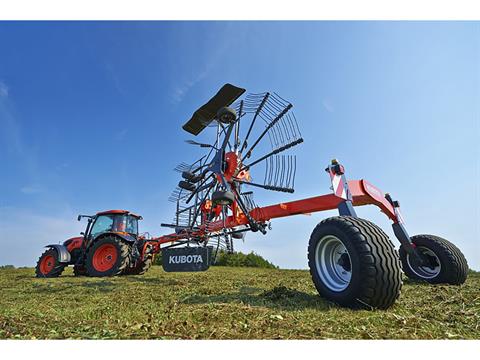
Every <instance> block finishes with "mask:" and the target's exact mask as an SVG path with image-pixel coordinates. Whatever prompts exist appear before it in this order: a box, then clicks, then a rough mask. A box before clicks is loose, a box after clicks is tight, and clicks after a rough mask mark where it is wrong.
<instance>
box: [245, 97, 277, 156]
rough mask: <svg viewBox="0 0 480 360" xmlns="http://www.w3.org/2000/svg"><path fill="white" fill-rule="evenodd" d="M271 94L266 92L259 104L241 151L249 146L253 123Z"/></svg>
mask: <svg viewBox="0 0 480 360" xmlns="http://www.w3.org/2000/svg"><path fill="white" fill-rule="evenodd" d="M269 96H270V93H268V92H267V93H266V94H265V96H264V98H263V100H262V102H261V103H260V105H259V106H258V108H257V111H256V112H255V116H254V117H253V120H252V122H251V123H250V127H249V128H248V131H247V135H246V136H245V139H244V140H243V145H242V147H241V148H240V152H242V151H243V150H245V148H246V147H247V140H248V137H249V136H250V133H251V132H252V128H253V124H255V120H256V119H257V117H258V114H259V113H260V111H262V108H263V106H264V105H265V102H266V101H267V100H268V97H269Z"/></svg>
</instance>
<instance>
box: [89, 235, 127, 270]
mask: <svg viewBox="0 0 480 360" xmlns="http://www.w3.org/2000/svg"><path fill="white" fill-rule="evenodd" d="M129 253H130V246H129V245H128V244H127V243H126V242H125V241H124V240H123V239H121V238H119V237H117V236H105V237H102V238H100V239H98V240H97V241H95V243H93V245H92V246H90V248H89V249H88V250H87V257H86V261H85V268H86V270H87V274H88V275H89V276H115V275H120V274H121V273H122V272H123V271H124V270H125V268H126V267H127V266H128V261H129V256H128V255H129Z"/></svg>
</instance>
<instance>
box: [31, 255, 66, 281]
mask: <svg viewBox="0 0 480 360" xmlns="http://www.w3.org/2000/svg"><path fill="white" fill-rule="evenodd" d="M65 266H66V265H65V264H62V263H60V262H58V253H57V250H55V249H48V250H46V251H45V252H44V253H43V254H42V255H41V256H40V258H39V259H38V261H37V266H36V267H35V275H36V276H37V277H41V278H51V277H58V276H60V274H61V273H62V272H63V269H65Z"/></svg>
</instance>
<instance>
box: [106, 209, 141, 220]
mask: <svg viewBox="0 0 480 360" xmlns="http://www.w3.org/2000/svg"><path fill="white" fill-rule="evenodd" d="M108 214H125V215H131V216H134V217H136V218H138V219H139V220H141V219H142V217H141V216H140V215H137V214H134V213H132V212H130V211H128V210H106V211H100V212H98V213H97V216H99V215H108Z"/></svg>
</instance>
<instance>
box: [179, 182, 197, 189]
mask: <svg viewBox="0 0 480 360" xmlns="http://www.w3.org/2000/svg"><path fill="white" fill-rule="evenodd" d="M178 187H179V188H181V189H184V190H188V191H193V190H195V188H196V187H195V185H194V184H192V183H189V182H188V181H183V180H182V181H180V182H179V183H178Z"/></svg>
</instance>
